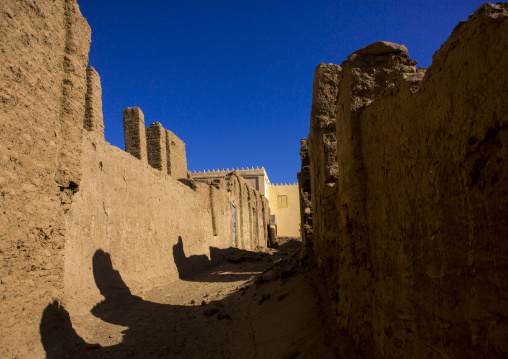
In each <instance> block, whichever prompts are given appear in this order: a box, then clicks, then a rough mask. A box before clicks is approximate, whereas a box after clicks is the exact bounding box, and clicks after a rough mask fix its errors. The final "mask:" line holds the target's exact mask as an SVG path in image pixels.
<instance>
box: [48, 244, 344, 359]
mask: <svg viewBox="0 0 508 359" xmlns="http://www.w3.org/2000/svg"><path fill="white" fill-rule="evenodd" d="M300 245H301V243H300V242H298V241H294V240H290V241H287V242H286V243H284V244H283V245H281V246H280V248H279V250H268V251H267V252H247V251H239V250H233V251H232V252H231V253H230V254H229V255H228V256H227V260H225V261H223V262H221V263H220V264H218V265H216V266H214V267H210V268H208V269H207V270H205V271H203V272H201V273H199V274H195V275H193V276H191V277H187V278H186V279H185V280H177V281H174V282H172V283H168V284H167V285H166V286H164V287H157V288H153V289H152V290H150V291H148V292H146V293H143V295H142V296H141V297H138V296H133V295H130V293H129V294H127V295H125V294H123V295H118V296H115V297H111V298H108V299H107V300H105V301H104V302H102V303H99V304H98V305H97V306H95V307H94V308H93V309H92V311H91V313H86V314H85V313H84V314H83V315H81V316H73V317H72V326H73V328H74V329H75V332H74V333H72V329H71V328H68V330H67V331H66V332H64V333H62V332H59V333H55V335H56V336H58V337H59V339H58V338H51V335H50V336H49V337H50V338H49V339H46V340H45V347H46V350H47V352H48V358H57V357H72V358H122V357H125V358H133V357H135V358H239V359H241V358H280V359H291V358H337V357H340V352H341V351H344V347H345V346H344V344H343V343H342V342H341V340H342V341H343V340H344V339H345V338H343V337H341V336H340V334H338V332H337V328H336V324H335V322H334V320H333V318H334V316H333V315H332V313H330V308H329V303H328V300H327V295H326V293H325V292H324V290H323V288H322V287H321V286H319V285H318V284H317V283H315V281H314V280H313V279H312V277H313V273H312V272H309V270H308V269H305V268H302V267H300V266H298V265H297V264H296V256H295V253H296V252H297V251H298V250H299V248H300ZM41 330H42V329H41ZM55 335H53V336H55ZM80 337H81V338H83V340H81V339H80ZM340 338H341V339H340ZM339 339H340V340H339ZM85 342H86V343H85ZM87 343H96V344H87ZM348 357H350V356H348Z"/></svg>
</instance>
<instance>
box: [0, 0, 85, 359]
mask: <svg viewBox="0 0 508 359" xmlns="http://www.w3.org/2000/svg"><path fill="white" fill-rule="evenodd" d="M0 47H1V51H0V63H1V64H2V65H1V66H0V84H1V85H0V281H1V284H0V338H2V339H1V340H0V342H1V343H2V344H1V345H0V357H2V358H11V357H43V355H44V354H43V351H42V347H41V345H40V341H39V340H37V338H38V337H39V330H38V329H39V321H40V316H41V313H42V311H43V310H44V307H45V306H46V305H47V304H48V303H49V302H50V301H51V300H53V299H58V300H62V301H63V287H64V285H63V271H64V269H63V266H64V265H63V262H64V260H63V254H64V246H65V238H66V235H67V228H66V224H65V213H66V212H67V211H68V210H69V208H70V202H71V201H72V195H73V193H74V192H76V191H78V190H79V185H80V183H81V167H80V156H81V149H80V146H75V144H76V143H81V136H82V131H83V118H84V117H83V114H84V112H85V95H86V79H87V77H86V65H87V63H88V51H89V47H90V28H89V26H88V24H87V22H86V21H85V19H84V18H83V17H82V15H81V13H80V11H79V8H78V5H77V4H76V1H75V0H55V1H37V2H29V1H14V0H2V1H0ZM34 338H35V339H34Z"/></svg>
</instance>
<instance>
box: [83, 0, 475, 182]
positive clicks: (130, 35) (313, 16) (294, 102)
mask: <svg viewBox="0 0 508 359" xmlns="http://www.w3.org/2000/svg"><path fill="white" fill-rule="evenodd" d="M482 3H483V1H475V0H441V1H436V0H434V1H433V0H426V1H423V0H422V1H412V0H405V1H390V0H385V1H373V0H371V1H366V0H357V1H353V0H351V1H328V0H322V1H320V0H314V1H299V0H294V1H282V0H281V1H277V0H271V1H269V0H220V1H219V0H199V1H191V0H186V1H180V0H178V1H176V0H145V1H141V0H137V1H134V0H78V4H79V6H80V9H81V12H82V13H83V16H85V18H86V19H87V21H88V23H89V24H90V27H91V28H92V46H91V50H90V65H91V66H93V67H94V68H95V69H96V70H97V71H98V72H99V74H100V76H101V81H102V90H103V98H102V99H103V110H104V124H105V127H106V129H105V136H106V140H107V141H108V142H110V143H111V144H112V145H114V146H117V147H120V148H122V149H124V137H123V127H122V111H123V109H124V108H126V107H131V106H138V107H140V108H141V110H142V111H143V113H144V115H145V124H146V126H148V125H149V124H150V123H152V122H160V123H162V125H163V126H164V127H165V128H167V129H169V130H171V131H173V132H174V133H175V134H176V135H177V136H178V137H180V138H181V139H182V140H183V141H184V142H185V143H186V150H187V162H188V168H189V170H191V171H193V170H203V169H210V170H212V169H218V168H220V169H222V168H230V169H231V168H233V167H234V168H236V167H240V168H241V167H252V166H254V167H256V166H259V167H261V166H264V167H265V169H266V171H267V173H268V177H269V178H270V181H271V182H272V183H286V182H287V183H293V182H296V173H297V172H298V171H299V170H300V156H299V152H300V139H301V138H303V137H307V135H308V132H309V119H310V107H311V103H312V80H313V76H314V69H315V68H316V66H317V65H318V64H319V63H320V62H325V63H336V64H340V63H341V62H342V61H343V60H345V59H346V57H347V56H348V55H349V54H350V53H352V52H353V51H355V50H357V49H359V48H361V47H364V46H366V45H369V44H370V43H372V42H375V41H379V40H384V41H391V42H396V43H401V44H404V45H406V46H407V48H408V49H409V55H410V57H411V58H412V59H414V60H417V61H418V65H419V66H422V67H428V66H429V65H430V64H431V62H432V55H433V53H434V52H435V51H436V50H438V49H439V47H440V46H441V44H442V43H443V42H444V41H445V40H446V39H447V38H448V36H449V35H450V33H451V31H452V30H453V28H454V27H455V26H456V25H457V23H458V22H459V21H461V20H466V19H467V17H468V15H470V14H472V13H473V12H474V11H475V10H476V9H477V8H478V7H479V6H480V5H481V4H482Z"/></svg>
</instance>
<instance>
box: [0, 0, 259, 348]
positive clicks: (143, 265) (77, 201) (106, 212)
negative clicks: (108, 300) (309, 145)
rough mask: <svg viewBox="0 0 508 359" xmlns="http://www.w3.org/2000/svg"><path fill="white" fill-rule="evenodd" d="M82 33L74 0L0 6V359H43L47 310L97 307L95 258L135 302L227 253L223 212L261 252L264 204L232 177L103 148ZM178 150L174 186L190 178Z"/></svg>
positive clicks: (94, 77) (86, 35) (229, 238)
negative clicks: (108, 264) (104, 257)
mask: <svg viewBox="0 0 508 359" xmlns="http://www.w3.org/2000/svg"><path fill="white" fill-rule="evenodd" d="M90 36H91V34H90V27H89V26H88V24H87V22H86V20H85V19H84V18H83V17H82V15H81V13H80V11H79V7H78V5H77V3H76V1H75V0H55V1H36V2H35V1H15V0H2V1H0V50H1V51H0V63H1V64H2V66H1V67H0V84H1V85H0V300H1V301H0V338H1V340H0V341H1V344H0V357H2V358H11V357H21V358H25V357H35V358H39V357H44V355H45V353H44V350H43V348H42V345H41V339H40V333H39V325H40V323H41V315H42V313H43V311H44V309H45V308H46V307H47V306H48V305H49V304H50V303H53V302H54V301H55V302H54V303H55V304H54V305H55V306H57V305H58V304H57V303H59V304H60V305H63V306H64V307H66V308H69V309H74V310H78V309H79V310H80V309H86V310H89V309H90V308H91V306H90V305H93V304H94V303H95V302H97V301H100V300H101V299H102V296H101V295H100V294H99V291H98V289H97V285H96V283H95V282H94V278H93V273H92V258H93V255H94V253H95V252H96V251H97V250H98V249H102V250H103V251H108V253H109V254H110V255H111V260H112V262H113V265H114V266H115V269H120V270H121V271H122V276H123V278H124V280H125V282H126V283H127V284H128V285H129V286H130V289H131V290H132V292H134V293H141V292H142V291H143V290H144V289H146V288H148V287H150V286H152V285H156V284H161V283H162V282H161V281H162V280H163V279H165V280H168V279H175V278H178V277H179V275H180V273H179V271H180V270H182V269H183V267H186V268H185V269H189V268H190V270H194V269H197V268H194V267H193V266H189V265H188V263H193V261H192V256H194V255H198V254H199V255H201V256H203V255H205V256H209V253H210V247H217V248H224V247H227V246H230V245H232V244H233V243H234V241H233V229H232V228H233V226H232V217H233V210H232V205H233V204H235V205H236V211H235V216H236V223H237V224H238V223H241V226H239V225H237V229H236V231H237V234H236V238H238V239H237V242H236V244H237V246H241V247H242V248H246V249H253V248H254V247H255V246H257V245H259V246H263V247H264V246H266V238H267V235H266V231H267V225H268V223H269V220H268V219H269V210H268V203H267V201H266V200H265V199H264V197H263V196H262V195H261V194H260V193H259V192H257V191H254V190H252V189H251V188H250V186H249V185H248V184H247V183H246V182H245V181H244V180H242V179H241V178H238V177H237V176H235V175H234V174H232V175H230V176H229V177H228V178H227V179H224V180H222V181H219V182H218V183H216V184H214V186H208V185H206V184H199V183H193V182H192V181H188V180H182V182H180V181H177V180H176V178H173V177H175V176H173V177H171V176H169V175H168V174H167V171H159V170H156V169H154V168H152V167H150V166H149V165H148V162H147V153H146V143H145V148H144V150H143V149H142V148H140V149H139V150H140V151H139V154H140V157H142V158H143V159H144V161H140V160H138V159H136V158H135V157H133V156H132V155H131V154H129V153H126V152H123V151H121V150H119V149H118V148H115V147H112V146H110V145H109V144H108V143H106V142H105V141H104V138H103V135H102V132H103V128H104V127H103V121H102V103H101V88H100V78H99V75H98V74H97V72H95V70H94V69H93V68H91V67H88V69H87V64H88V51H89V47H90ZM131 115H132V116H134V117H135V116H137V115H139V114H138V113H133V114H131ZM84 127H85V128H86V130H88V131H86V130H84V129H83V128H84ZM165 131H166V130H165ZM143 133H144V127H143ZM163 137H166V138H167V137H168V135H167V133H165V134H163ZM140 140H141V139H140ZM161 142H162V141H161ZM166 143H167V141H166ZM179 146H180V147H179V149H178V151H173V155H175V152H176V154H178V155H180V156H181V157H182V158H181V159H180V160H179V161H178V163H177V165H178V166H177V167H178V169H179V173H178V175H177V176H176V177H177V178H180V177H183V178H186V164H185V152H184V144H183V142H181V143H179ZM159 160H160V161H161V162H163V159H159ZM172 174H173V172H172ZM240 187H242V188H245V190H244V191H243V190H242V192H239V191H237V190H236V189H235V188H240ZM244 213H247V214H248V216H247V217H248V218H249V220H248V221H245V222H242V221H241V217H240V214H244ZM240 239H241V240H240ZM175 248H176V249H177V251H176V252H177V254H176V255H177V256H178V259H179V263H180V266H181V268H177V266H176V264H175V262H176V261H177V260H176V256H175ZM216 259H220V258H216ZM201 262H203V261H201ZM205 262H207V263H209V262H210V260H209V261H205ZM187 267H189V268H187ZM70 312H71V315H73V312H72V310H70ZM45 319H46V323H54V325H55V328H56V327H58V325H59V322H58V321H57V320H54V318H52V317H51V316H48V317H47V318H45Z"/></svg>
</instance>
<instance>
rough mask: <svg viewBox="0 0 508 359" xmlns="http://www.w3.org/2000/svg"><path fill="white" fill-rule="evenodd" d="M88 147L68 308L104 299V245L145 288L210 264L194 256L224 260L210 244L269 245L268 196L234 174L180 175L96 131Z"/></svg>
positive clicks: (71, 238) (76, 208) (75, 215)
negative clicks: (100, 272)
mask: <svg viewBox="0 0 508 359" xmlns="http://www.w3.org/2000/svg"><path fill="white" fill-rule="evenodd" d="M82 151H83V152H82V153H83V154H82V159H81V163H82V171H83V177H82V181H81V186H80V190H79V192H77V193H76V194H75V195H74V198H73V203H72V212H71V215H70V216H69V220H68V224H69V230H68V237H67V242H66V248H65V289H66V298H67V309H68V310H70V311H77V310H86V309H90V308H91V307H92V306H93V305H94V304H95V303H97V302H98V301H100V300H102V296H101V295H100V293H99V290H98V289H97V287H96V285H95V278H94V275H93V270H92V268H91V266H92V258H93V255H94V253H95V252H96V251H97V250H99V249H101V250H103V251H104V252H107V253H109V254H110V255H111V259H112V263H113V266H114V267H115V269H117V270H118V271H119V272H120V274H121V276H122V278H123V280H124V282H125V283H126V284H127V286H128V287H129V288H130V290H131V292H132V293H134V294H140V293H142V292H143V291H144V290H147V289H150V288H152V287H154V286H158V285H163V284H164V283H167V281H168V280H174V279H178V278H179V275H181V274H182V273H184V272H187V273H188V272H192V271H196V270H199V269H203V268H190V267H188V265H190V266H192V265H193V264H192V263H193V261H192V259H189V257H192V256H196V255H206V256H208V260H209V261H210V263H212V262H213V261H214V260H220V259H221V258H211V257H210V251H211V247H212V248H226V247H239V248H244V249H256V247H257V246H260V247H266V241H267V226H268V223H269V221H268V220H269V217H268V216H269V209H268V201H267V200H266V199H265V198H264V196H263V195H261V193H260V192H258V191H255V190H253V189H252V187H251V186H250V185H249V184H247V183H246V182H245V180H244V179H243V178H241V177H239V176H236V175H235V174H234V173H232V174H231V175H229V176H227V177H226V178H225V179H221V180H217V181H216V182H215V183H214V184H213V185H208V184H204V183H200V182H194V181H191V180H185V181H178V180H176V179H174V178H172V177H171V176H169V175H168V174H167V173H166V172H165V171H160V170H157V169H154V168H152V167H151V166H150V165H149V164H148V163H147V162H142V161H141V160H139V159H137V158H135V157H134V156H132V155H130V154H128V153H126V152H124V151H122V150H120V149H118V148H116V147H113V146H110V145H109V144H108V143H107V142H105V141H104V139H103V138H102V137H101V136H100V135H99V136H97V135H95V134H93V133H87V135H86V136H84V138H83V146H82ZM233 218H234V220H233ZM233 222H235V226H234V227H233ZM233 230H234V231H235V232H233ZM178 246H181V247H178ZM212 251H213V249H212ZM186 262H187V263H188V265H186ZM178 264H182V266H183V267H180V268H178V266H177V265H178Z"/></svg>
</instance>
